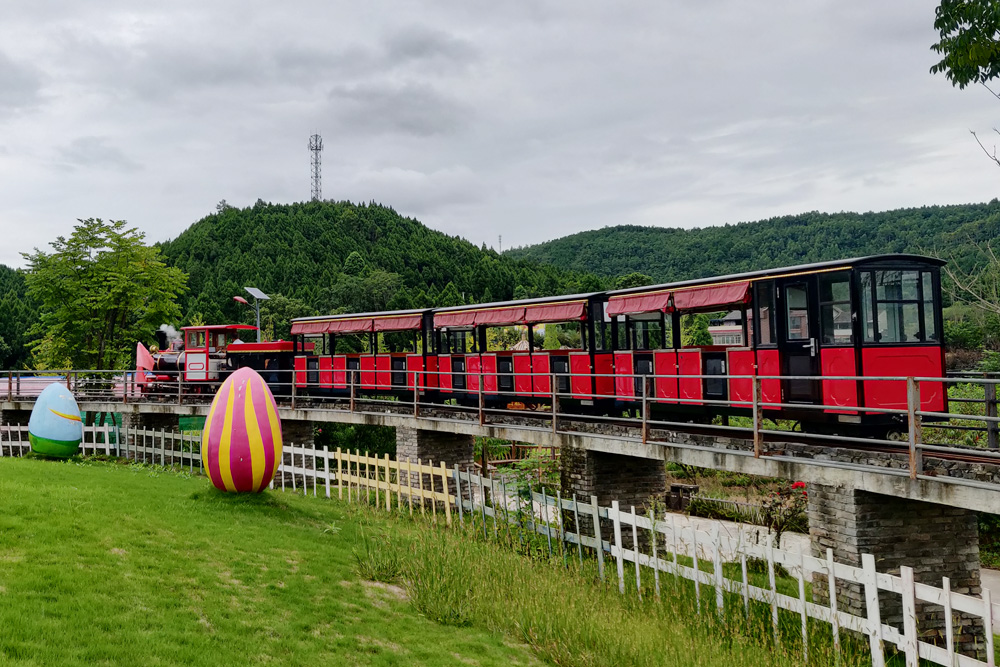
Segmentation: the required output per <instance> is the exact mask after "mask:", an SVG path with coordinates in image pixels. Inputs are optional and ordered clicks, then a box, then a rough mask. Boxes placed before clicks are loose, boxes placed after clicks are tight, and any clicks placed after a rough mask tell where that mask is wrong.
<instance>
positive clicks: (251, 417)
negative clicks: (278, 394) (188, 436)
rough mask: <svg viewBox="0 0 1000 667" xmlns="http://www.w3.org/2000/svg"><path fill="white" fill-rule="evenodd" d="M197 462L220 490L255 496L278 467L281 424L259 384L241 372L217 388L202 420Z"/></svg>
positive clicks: (247, 371)
mask: <svg viewBox="0 0 1000 667" xmlns="http://www.w3.org/2000/svg"><path fill="white" fill-rule="evenodd" d="M201 459H202V462H203V463H204V464H205V471H206V472H207V473H208V476H209V478H210V479H211V480H212V484H213V485H214V486H215V488H217V489H219V490H220V491H235V492H247V491H253V492H255V493H256V492H259V491H262V490H264V488H265V487H266V486H267V485H268V484H270V483H271V479H272V478H273V477H274V473H275V471H276V470H277V469H278V465H279V464H280V463H281V419H280V418H279V417H278V406H277V404H275V402H274V396H272V395H271V390H270V389H269V388H268V386H267V384H265V383H264V379H263V378H262V377H261V376H260V375H258V374H257V372H256V371H255V370H253V369H252V368H241V369H239V370H238V371H236V372H235V373H233V374H232V375H230V376H229V378H227V379H226V381H225V382H223V383H222V386H221V387H219V392H218V393H217V394H216V395H215V399H214V400H213V401H212V407H211V408H210V409H209V411H208V417H207V418H206V419H205V430H204V432H203V433H202V437H201Z"/></svg>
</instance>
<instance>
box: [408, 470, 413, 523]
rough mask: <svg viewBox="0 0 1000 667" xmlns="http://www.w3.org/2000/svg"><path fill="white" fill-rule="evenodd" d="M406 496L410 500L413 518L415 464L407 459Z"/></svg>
mask: <svg viewBox="0 0 1000 667" xmlns="http://www.w3.org/2000/svg"><path fill="white" fill-rule="evenodd" d="M406 495H407V497H408V498H409V500H410V516H413V463H412V461H411V460H410V457H409V456H407V457H406Z"/></svg>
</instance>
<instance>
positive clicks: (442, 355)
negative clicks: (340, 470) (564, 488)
mask: <svg viewBox="0 0 1000 667" xmlns="http://www.w3.org/2000/svg"><path fill="white" fill-rule="evenodd" d="M942 265H943V262H941V261H940V260H937V259H933V258H927V257H920V256H916V255H879V256H873V257H864V258H858V259H851V260H842V261H837V262H822V263H817V264H810V265H802V266H795V267H788V268H782V269H771V270H767V271H756V272H751V273H743V274H737V275H731V276H724V277H717V278H710V279H701V280H693V281H685V282H678V283H671V284H665V285H656V286H648V287H637V288H632V289H627V290H617V291H610V292H596V293H588V294H579V295H571V296H561V297H550V298H544V299H528V300H521V301H510V302H502V303H491V304H480V305H471V306H459V307H454V308H440V309H425V310H409V311H396V312H388V313H366V314H350V315H337V316H329V317H317V318H301V319H297V320H295V321H294V322H293V326H292V332H293V339H294V340H295V343H294V346H295V349H296V350H297V352H296V358H295V369H296V374H295V383H296V387H297V389H298V390H299V391H301V392H305V393H310V392H315V393H327V394H333V395H337V394H340V395H345V394H346V393H349V392H350V390H351V384H352V381H350V380H349V378H353V385H354V391H355V392H357V393H359V394H363V395H372V396H375V395H386V394H391V395H398V396H410V397H412V394H413V391H414V378H416V379H417V382H418V384H419V388H418V389H419V391H421V392H422V393H423V394H424V396H425V398H424V399H422V400H428V401H432V402H433V401H451V402H457V403H460V404H475V402H477V401H478V400H480V396H482V400H484V401H485V402H486V403H487V404H488V405H489V406H491V407H502V408H524V407H531V406H532V405H536V404H546V405H547V404H550V403H551V397H552V393H553V387H552V381H553V379H555V381H556V383H557V386H556V387H555V389H556V391H557V392H558V394H559V396H560V399H561V401H562V404H563V405H564V406H566V407H567V409H569V410H576V411H579V412H587V413H597V414H609V415H614V414H621V413H622V412H624V411H629V410H632V409H634V408H635V407H636V405H637V403H638V402H639V401H640V400H643V399H644V398H645V400H646V401H647V403H650V404H651V405H652V409H653V413H654V416H656V415H659V416H665V418H670V419H675V420H676V419H681V420H689V421H704V420H707V419H709V418H711V417H714V416H716V415H734V414H735V415H740V414H749V413H750V406H751V401H752V400H753V393H754V379H755V378H757V379H759V388H760V397H759V400H760V401H762V402H763V403H764V410H765V416H767V417H771V418H775V419H778V418H781V419H794V420H797V421H799V422H801V424H802V427H803V428H804V429H807V430H815V431H836V432H841V433H848V432H849V433H863V434H884V433H886V432H887V431H891V430H893V429H898V428H899V425H898V423H897V422H898V417H890V416H887V415H885V414H884V413H878V412H876V413H872V412H868V411H866V410H865V408H873V409H876V410H878V409H893V410H900V409H905V408H906V386H905V383H903V382H900V381H898V380H895V381H893V380H887V379H884V378H887V377H897V378H898V377H900V376H913V377H934V378H937V377H942V376H943V375H944V372H945V367H944V346H943V343H942V333H941V332H942V319H941V299H940V267H941V266H942ZM726 312H728V313H730V314H729V316H727V318H728V319H729V320H730V324H731V325H733V326H731V331H730V333H729V334H728V335H727V337H726V340H725V342H724V343H723V344H692V343H691V341H688V340H686V339H685V338H686V337H685V336H684V335H683V333H682V332H683V329H684V323H685V318H686V317H690V316H693V315H697V314H700V313H726ZM734 323H735V324H734ZM557 325H559V326H564V327H565V326H568V327H570V328H573V329H574V331H576V332H577V335H578V341H579V342H578V343H577V342H576V341H574V344H573V346H571V347H562V349H557V350H543V349H538V348H537V347H536V346H535V345H534V335H533V334H534V332H535V331H536V330H538V329H539V328H542V327H546V326H557ZM512 326H514V327H520V328H521V330H522V331H523V332H524V333H525V335H524V338H523V344H522V345H520V346H518V347H520V349H491V344H490V341H491V337H490V336H489V335H488V330H489V329H491V328H503V327H512ZM310 337H311V338H313V339H314V340H315V339H316V338H319V339H321V347H322V352H321V353H319V354H314V353H312V352H311V351H307V350H305V349H304V348H303V347H301V346H303V345H305V342H304V341H305V340H306V338H310ZM734 341H735V342H734ZM700 342H704V341H700ZM352 346H353V347H352ZM494 347H495V346H494ZM349 373H353V375H348V374H349ZM854 377H860V378H861V379H848V378H854ZM480 383H481V384H480ZM920 392H921V408H922V409H923V410H926V411H930V412H945V411H946V408H947V397H946V394H945V391H944V387H943V385H942V383H940V382H922V383H921V385H920Z"/></svg>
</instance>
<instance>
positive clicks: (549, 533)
mask: <svg viewBox="0 0 1000 667" xmlns="http://www.w3.org/2000/svg"><path fill="white" fill-rule="evenodd" d="M112 440H113V442H112ZM199 441H200V438H198V437H192V436H186V435H183V434H181V433H171V432H168V431H152V430H145V429H139V430H136V429H131V430H127V429H124V428H122V429H120V430H119V431H118V432H117V433H116V432H115V429H114V428H113V427H108V426H99V427H86V428H85V437H84V444H83V446H82V449H83V451H84V452H85V453H101V454H109V455H110V454H116V455H120V456H126V457H128V458H130V459H135V460H141V461H146V462H150V463H158V464H161V465H168V466H180V467H182V468H186V469H188V470H190V471H192V472H193V471H194V470H195V469H196V468H197V469H199V470H200V468H201V456H200V453H199V452H200V442H199ZM27 451H30V446H29V444H28V440H27V429H26V427H16V426H7V425H4V426H0V456H18V455H22V454H24V453H25V452H27ZM271 488H280V489H282V490H289V489H290V490H292V491H294V492H301V493H303V494H309V495H314V496H319V495H322V496H324V497H326V498H331V497H333V496H334V495H336V496H338V497H339V498H341V499H344V498H345V496H346V500H348V501H349V502H364V503H367V504H374V506H375V507H379V508H381V507H383V506H384V508H385V509H386V510H387V511H391V510H392V509H393V506H394V505H395V508H396V509H397V510H399V511H406V510H407V508H408V510H409V512H410V513H411V514H412V513H414V511H415V510H414V507H415V506H417V507H418V508H419V509H418V511H420V512H427V511H429V512H430V513H432V514H435V507H443V509H444V514H445V519H446V523H447V525H451V524H452V517H453V516H454V515H455V514H457V515H458V521H459V523H460V524H464V523H465V521H466V516H467V515H468V516H469V517H470V519H471V518H472V516H473V515H477V519H476V522H477V523H480V522H481V524H482V529H483V531H484V532H486V533H487V535H488V530H489V523H490V522H491V521H492V523H493V530H494V532H496V531H497V530H498V526H499V525H501V524H504V523H514V522H519V524H520V525H521V526H523V527H525V528H527V529H528V530H531V531H534V532H537V533H539V534H541V535H544V536H545V537H546V540H547V542H548V545H549V550H550V552H552V550H553V546H552V543H553V541H555V542H556V547H555V548H556V549H559V545H560V543H562V545H563V549H565V551H564V553H571V552H572V551H574V550H575V551H576V553H577V557H578V558H579V559H580V560H581V561H582V559H583V558H584V551H583V550H584V548H587V549H588V550H589V552H592V553H593V554H594V555H595V556H596V559H597V564H598V571H599V573H600V576H601V577H602V578H603V577H605V576H606V572H605V566H606V563H605V559H606V558H610V560H611V561H612V562H613V564H614V568H615V573H616V575H617V580H618V589H619V591H620V592H622V593H625V591H626V588H627V587H632V586H635V589H636V591H638V592H639V594H640V595H641V593H642V591H643V588H644V587H643V584H642V579H643V577H644V576H645V577H650V576H651V577H652V578H653V588H654V590H655V591H656V592H657V593H658V592H659V587H660V578H661V575H663V576H674V577H680V578H683V579H687V580H689V581H692V582H694V587H695V594H696V596H697V597H698V600H699V605H700V603H701V596H702V587H709V588H711V589H712V591H713V592H714V601H715V608H716V610H717V611H718V612H719V613H720V614H721V613H723V612H724V611H725V605H726V601H727V599H728V600H730V604H732V602H731V601H732V600H733V599H734V598H735V599H738V600H742V605H743V607H744V609H745V610H746V611H747V612H749V607H750V602H751V601H756V602H759V603H762V604H765V605H768V606H770V611H771V621H772V626H773V630H774V634H775V639H776V640H777V638H778V627H779V610H782V609H783V610H786V611H787V612H791V613H792V614H796V615H798V616H799V617H800V618H801V627H802V646H803V653H804V658H807V655H808V649H809V631H808V630H809V628H808V621H809V619H815V620H818V621H821V622H823V623H826V624H828V625H829V627H830V632H831V636H832V639H833V643H834V646H835V647H839V643H840V638H841V631H843V630H848V631H853V632H854V633H858V634H859V635H863V636H867V638H868V642H869V647H870V650H871V658H872V664H873V666H874V667H882V666H884V664H885V660H884V655H885V651H884V648H885V646H886V645H887V644H892V645H895V646H896V647H897V648H898V650H899V652H901V653H902V654H903V655H905V657H906V665H907V666H908V667H911V666H912V667H917V665H918V663H919V661H920V660H923V661H926V662H930V663H933V664H936V665H946V666H948V667H977V666H983V665H988V666H989V667H994V665H995V663H994V657H993V655H994V642H993V633H992V632H991V631H989V629H991V628H992V627H993V619H994V618H1000V616H998V615H1000V605H998V604H995V603H993V602H992V600H991V599H990V594H989V591H988V590H987V589H985V588H983V589H982V590H983V595H982V597H981V598H980V597H974V596H971V595H965V594H961V593H956V592H954V591H952V590H951V588H950V582H949V580H948V578H946V577H945V578H943V580H942V585H941V587H936V586H931V585H928V584H922V583H917V582H915V581H914V577H913V570H912V568H910V567H905V566H904V567H901V568H900V572H899V574H898V575H895V574H889V573H885V572H878V571H877V570H876V563H875V558H874V556H872V555H871V554H864V555H862V558H861V567H856V566H853V565H848V564H845V563H840V562H836V561H835V560H834V558H833V552H832V550H830V549H828V550H827V552H826V557H825V558H818V557H815V556H812V555H810V554H805V553H794V552H790V551H783V550H780V549H776V548H774V546H773V544H771V543H767V544H754V543H750V542H748V541H747V540H745V539H742V537H741V536H740V535H736V536H732V535H729V534H728V533H727V532H726V531H724V530H723V529H721V528H720V526H721V525H722V524H721V522H715V523H714V524H713V526H714V527H713V529H712V530H711V531H710V532H704V531H700V530H698V529H697V528H695V527H694V526H687V527H684V526H678V525H677V522H676V520H675V515H672V514H669V513H665V514H664V515H663V516H660V517H657V516H655V515H653V514H652V513H651V512H650V513H649V514H647V515H642V514H638V513H637V512H636V510H635V508H634V507H629V508H628V509H627V510H626V509H623V508H622V507H620V506H619V503H618V502H617V501H614V502H612V503H611V506H610V507H605V506H601V505H599V504H598V502H597V498H596V497H595V496H591V497H590V499H589V501H590V502H580V501H579V500H578V499H577V498H576V497H573V498H563V497H562V495H561V494H560V493H558V492H557V493H556V495H555V496H552V495H549V494H547V493H545V492H543V493H532V494H531V503H530V507H529V509H528V510H527V512H524V511H523V504H527V501H526V499H522V498H521V497H520V496H519V495H518V494H517V493H516V491H515V490H513V489H511V488H509V486H508V481H507V480H506V479H505V478H503V477H497V478H494V477H486V476H482V475H479V474H476V473H474V472H470V471H461V470H459V468H458V466H453V467H452V468H451V469H449V468H447V467H445V465H444V464H442V463H440V462H439V463H438V464H437V465H435V464H434V462H433V461H427V462H424V461H417V462H412V461H409V460H407V461H395V460H392V459H390V458H388V456H383V457H382V458H379V457H373V456H369V455H368V454H367V453H361V452H358V451H355V452H354V453H351V452H344V451H341V450H340V449H339V448H338V449H337V450H336V451H329V450H328V449H327V448H323V449H318V448H316V447H315V446H308V447H303V446H300V445H294V444H289V445H286V446H285V447H284V453H283V461H282V465H281V466H280V467H279V469H278V471H277V473H276V475H275V480H274V481H273V482H272V484H271ZM394 500H395V502H393V501H394ZM519 503H521V504H522V505H519ZM512 507H513V508H514V509H515V511H513V512H512V511H511V508H512ZM428 508H429V509H428ZM518 509H521V510H522V511H516V510H518ZM571 516H572V517H573V521H572V524H573V525H574V526H581V523H582V522H581V518H582V519H584V520H585V522H586V523H589V524H590V526H591V528H592V530H593V533H592V534H584V533H582V532H573V531H571V530H567V529H566V526H565V524H564V522H563V519H564V518H568V517H571ZM526 517H527V518H526ZM435 520H436V519H435ZM602 520H604V522H605V525H607V524H610V525H611V534H610V535H604V534H603V533H602ZM624 536H631V541H630V544H632V545H636V544H641V542H642V541H641V540H640V537H642V538H643V539H645V540H646V541H647V542H648V544H649V551H650V553H642V552H641V551H640V550H638V549H635V548H628V547H627V546H626V541H625V540H624V539H623V537H624ZM679 554H680V555H684V554H689V555H690V558H691V560H692V562H691V565H686V564H684V563H681V562H680V561H679V559H678V555H679ZM736 559H738V560H739V563H740V578H738V579H732V578H729V577H727V576H726V574H725V572H724V568H723V564H724V563H725V562H735V560H736ZM751 559H760V560H761V561H764V562H766V563H767V573H768V586H767V587H760V586H756V585H754V584H753V583H751V580H750V578H749V576H748V567H747V562H748V561H749V560H751ZM626 563H632V564H634V567H632V568H630V569H632V570H633V571H634V576H635V581H634V582H632V581H631V579H629V580H628V581H627V580H626V574H625V564H626ZM779 565H780V566H783V567H784V568H786V569H787V570H788V571H789V572H792V573H794V576H795V577H796V578H797V580H798V595H797V596H790V595H785V594H782V593H780V592H779V591H778V589H777V586H776V571H777V566H779ZM734 569H735V568H734ZM813 575H820V576H821V577H822V578H825V579H826V585H827V587H828V596H829V604H828V605H821V604H816V603H814V602H811V601H809V600H808V599H807V596H806V586H805V583H806V581H810V580H813ZM845 584H857V585H859V586H860V587H861V589H862V590H863V591H864V593H865V600H866V605H865V606H866V614H865V615H864V616H859V615H855V614H851V613H849V612H847V611H843V610H840V609H838V608H837V595H838V589H839V586H840V585H845ZM880 591H883V592H888V593H892V594H895V595H898V596H900V598H901V601H902V611H903V627H902V629H901V630H900V629H898V628H896V627H893V626H890V625H886V624H885V623H884V622H883V619H882V618H881V617H880V610H879V592H880ZM727 592H728V593H731V594H733V595H731V596H726V595H725V593H727ZM918 602H923V603H930V604H934V605H938V606H940V607H941V608H942V609H943V615H944V619H945V626H946V627H945V645H944V646H938V645H935V644H931V643H928V642H926V641H922V640H921V639H920V637H919V635H918V627H917V617H916V607H917V603H918ZM957 614H965V615H966V617H965V618H964V619H962V618H959V624H961V623H965V624H968V623H969V622H970V618H969V617H977V618H979V619H982V627H983V628H986V629H987V631H986V632H985V633H984V635H983V643H984V645H983V646H982V647H980V648H981V649H982V651H981V652H982V653H985V661H983V660H980V659H978V658H977V657H974V656H970V655H967V654H964V653H962V652H960V650H959V649H958V648H957V647H956V645H955V644H956V641H955V637H956V635H957V634H958V633H959V632H960V631H961V627H956V623H955V620H956V615H957Z"/></svg>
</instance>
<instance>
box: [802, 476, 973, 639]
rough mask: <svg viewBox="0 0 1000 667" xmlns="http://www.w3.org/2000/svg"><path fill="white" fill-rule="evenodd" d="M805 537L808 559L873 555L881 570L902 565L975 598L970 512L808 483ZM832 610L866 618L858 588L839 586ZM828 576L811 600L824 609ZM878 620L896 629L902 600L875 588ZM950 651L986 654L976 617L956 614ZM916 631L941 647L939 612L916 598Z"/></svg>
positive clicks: (894, 570)
mask: <svg viewBox="0 0 1000 667" xmlns="http://www.w3.org/2000/svg"><path fill="white" fill-rule="evenodd" d="M808 492H809V500H808V516H809V537H810V541H811V543H812V551H813V555H814V556H817V557H820V558H825V557H826V550H827V549H828V548H830V549H833V555H834V559H835V560H837V561H839V562H842V563H846V564H848V565H854V566H856V567H860V566H861V554H863V553H870V554H872V555H873V556H875V564H876V568H877V569H878V571H879V572H885V573H889V574H895V575H898V574H899V568H900V566H901V565H906V566H909V567H912V568H913V578H914V581H916V582H918V583H924V584H928V585H932V586H937V587H940V586H941V578H942V577H948V578H949V579H950V582H951V590H952V591H955V592H956V593H964V594H967V595H980V594H981V592H982V589H981V585H980V579H979V524H978V519H977V516H976V513H975V512H974V511H972V510H968V509H964V508H961V507H951V506H948V505H938V504H934V503H928V502H921V501H917V500H907V499H904V498H896V497H893V496H885V495H882V494H878V493H870V492H867V491H859V490H856V489H851V488H844V487H835V486H826V485H823V484H809V485H808ZM836 593H837V606H838V607H839V608H840V609H842V610H844V611H848V612H850V613H852V614H856V615H859V616H864V615H865V614H866V613H867V610H866V605H865V592H864V590H863V588H862V586H861V585H860V584H846V585H840V584H838V586H837V589H836ZM829 597H830V596H829V583H828V581H827V579H826V577H816V578H815V580H814V581H813V599H814V601H816V602H817V603H819V604H829ZM879 612H880V615H881V618H882V622H883V623H885V624H886V625H891V626H894V627H897V628H900V629H902V626H903V608H902V599H901V596H899V595H897V594H894V593H891V592H888V591H881V592H880V594H879ZM953 626H954V637H955V647H956V649H958V650H960V651H961V652H962V653H965V654H967V655H977V654H978V655H979V656H980V658H982V657H983V656H984V655H985V651H984V642H985V639H984V634H983V633H984V628H983V623H982V619H981V618H979V617H974V616H968V615H966V614H961V613H957V612H956V613H954V619H953ZM917 630H918V632H919V633H920V636H921V639H922V640H923V641H926V642H929V643H933V644H938V645H940V646H944V645H945V643H946V639H945V618H944V608H943V607H940V606H938V605H932V604H928V603H921V602H920V601H919V600H918V601H917Z"/></svg>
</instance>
